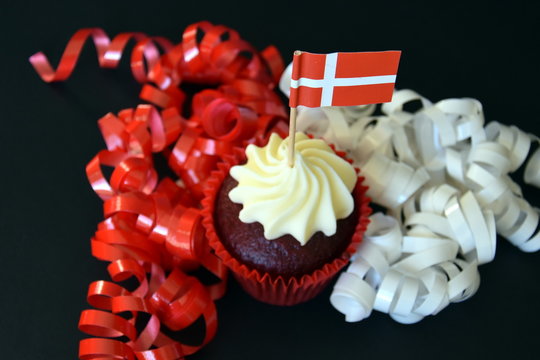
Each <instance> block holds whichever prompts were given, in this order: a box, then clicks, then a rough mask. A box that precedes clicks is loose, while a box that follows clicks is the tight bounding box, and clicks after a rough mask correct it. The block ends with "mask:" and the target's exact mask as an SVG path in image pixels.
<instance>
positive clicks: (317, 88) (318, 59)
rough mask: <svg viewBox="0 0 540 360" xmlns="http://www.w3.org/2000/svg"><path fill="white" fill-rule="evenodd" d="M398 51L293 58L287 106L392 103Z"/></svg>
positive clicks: (299, 53) (305, 54)
mask: <svg viewBox="0 0 540 360" xmlns="http://www.w3.org/2000/svg"><path fill="white" fill-rule="evenodd" d="M400 55H401V51H380V52H342V53H339V52H338V53H331V54H313V53H308V52H303V51H296V52H295V53H294V57H293V66H292V76H291V94H290V97H289V106H290V107H291V108H295V107H297V106H298V105H303V106H307V107H320V106H353V105H365V104H377V103H383V102H388V101H391V100H392V94H393V92H394V85H395V82H396V75H397V69H398V64H399V58H400Z"/></svg>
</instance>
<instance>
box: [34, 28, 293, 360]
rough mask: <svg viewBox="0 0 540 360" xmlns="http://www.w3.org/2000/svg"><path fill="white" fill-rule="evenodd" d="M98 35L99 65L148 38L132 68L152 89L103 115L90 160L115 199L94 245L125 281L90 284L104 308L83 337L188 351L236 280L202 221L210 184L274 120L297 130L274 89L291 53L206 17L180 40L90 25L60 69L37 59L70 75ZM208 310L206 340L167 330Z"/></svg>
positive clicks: (86, 350)
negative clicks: (199, 272) (101, 146)
mask: <svg viewBox="0 0 540 360" xmlns="http://www.w3.org/2000/svg"><path fill="white" fill-rule="evenodd" d="M89 38H91V39H92V41H93V42H94V45H95V47H96V51H97V57H98V62H99V66H100V67H107V68H114V67H116V66H118V64H119V61H120V59H121V57H122V55H124V52H125V47H126V45H127V43H128V42H129V41H130V40H132V39H133V40H134V41H135V42H136V44H135V46H134V48H133V50H132V52H131V60H130V65H131V71H132V74H133V76H134V78H135V79H136V80H137V81H138V82H140V83H141V84H142V88H141V93H140V97H141V98H142V99H143V100H146V101H147V102H149V103H150V104H140V105H138V106H137V107H135V108H133V109H124V110H121V111H119V112H118V113H117V114H113V113H109V114H106V115H105V116H103V117H102V118H101V119H99V120H98V126H99V128H100V130H101V133H102V135H103V139H104V141H105V144H106V149H105V150H101V151H100V152H98V154H97V155H96V156H95V157H94V158H93V159H92V160H91V161H90V162H89V164H88V165H87V167H86V173H87V176H88V180H89V182H90V184H91V186H92V188H93V189H94V191H95V192H96V194H97V195H98V196H99V197H100V198H101V199H102V200H103V201H104V204H103V212H104V220H103V221H102V222H100V223H99V224H98V229H97V231H96V233H95V234H94V236H93V237H92V239H91V249H92V254H93V255H94V256H95V257H96V258H98V259H101V260H104V261H108V262H109V263H110V264H109V266H108V270H109V274H110V276H111V278H112V280H113V282H109V281H96V282H94V283H92V284H90V287H89V290H88V298H87V299H88V303H89V304H90V305H92V306H93V307H95V309H88V310H85V311H83V312H82V314H81V317H80V321H79V329H80V330H81V331H83V332H85V333H87V334H89V335H91V336H94V337H92V338H88V339H84V340H82V341H81V343H80V348H79V357H80V358H81V359H88V360H90V359H103V358H114V359H135V358H136V359H153V360H173V359H183V358H184V357H185V356H186V355H190V354H193V353H195V352H197V351H198V350H199V349H201V348H202V347H203V346H204V345H206V344H207V343H208V342H209V341H210V340H211V339H212V338H213V337H214V335H215V333H216V329H217V313H216V307H215V304H214V301H215V300H217V299H219V298H220V297H221V296H223V294H224V293H225V288H226V281H227V270H226V268H225V266H224V265H223V264H222V262H221V260H220V259H219V258H217V257H216V256H215V255H214V254H213V252H212V251H211V250H210V247H209V245H208V242H207V240H206V235H205V231H204V228H203V227H202V225H201V214H200V199H201V197H202V189H203V188H204V186H205V181H206V180H207V179H208V178H209V175H210V173H211V172H212V171H213V170H215V169H216V168H217V164H218V162H219V161H220V160H221V159H222V158H223V157H224V156H227V154H231V153H233V149H235V148H237V147H244V146H246V145H247V144H249V143H252V142H255V141H256V140H257V139H264V138H266V137H267V136H269V134H270V133H271V132H278V133H280V134H281V135H282V136H283V135H284V134H287V133H288V128H287V124H286V122H285V119H286V117H287V113H286V111H285V109H284V107H283V105H282V103H281V100H280V98H279V97H278V95H277V94H276V93H274V91H273V90H272V89H273V88H274V87H275V85H276V83H277V81H278V80H279V77H280V74H281V73H282V71H283V61H282V60H281V57H280V55H279V53H278V52H277V50H276V49H275V48H274V47H268V48H266V49H265V50H263V51H262V52H258V51H257V50H255V49H254V48H253V47H252V46H251V45H250V44H249V43H247V42H246V41H244V40H243V39H241V37H240V36H239V35H238V33H237V32H236V31H234V30H232V29H230V28H227V27H225V26H221V25H213V24H211V23H209V22H199V23H195V24H192V25H190V26H188V27H187V28H186V30H185V31H184V33H183V35H182V40H181V42H180V43H178V44H173V43H172V42H170V41H169V40H167V39H164V38H161V37H148V36H147V35H145V34H142V33H122V34H119V35H117V36H115V37H114V38H113V39H112V40H110V39H109V37H108V36H107V35H106V34H105V32H104V31H103V30H101V29H99V28H90V29H81V30H79V31H77V32H76V33H75V34H74V35H73V37H72V38H71V39H70V40H69V42H68V44H67V46H66V49H65V51H64V54H63V55H62V58H61V60H60V62H59V64H58V66H57V68H56V69H53V68H52V66H51V65H50V64H49V62H48V60H47V58H46V56H45V55H44V54H43V53H37V54H35V55H33V56H32V57H30V62H31V63H32V65H33V66H34V68H35V70H36V72H37V73H38V75H39V76H40V77H41V78H42V79H43V80H44V81H46V82H54V81H64V80H67V79H68V78H69V76H70V75H71V73H72V72H73V70H74V68H75V66H76V64H77V61H78V58H79V55H80V53H81V52H82V49H83V47H84V44H85V42H86V41H87V40H88V39H89ZM183 83H197V84H198V85H202V86H203V89H202V90H201V91H199V92H196V93H189V94H188V93H185V92H184V90H182V89H181V88H180V87H179V86H180V85H181V84H183ZM205 86H206V87H207V88H204V87H205ZM186 101H190V102H191V103H190V104H187V105H190V106H187V107H186V106H185V105H186V104H185V102H186ZM186 109H189V110H187V111H186ZM156 156H165V158H166V159H167V161H168V164H169V166H170V168H171V170H172V171H173V172H174V173H175V174H176V176H177V177H178V179H177V180H173V179H172V178H170V177H166V176H160V174H158V171H157V169H156V168H155V165H154V162H155V157H156ZM107 168H110V169H112V171H109V172H108V171H106V170H107ZM106 173H108V174H110V175H107V176H106V175H105V174H106ZM201 267H202V268H204V269H206V271H208V272H210V273H211V274H213V276H214V278H215V281H214V282H212V283H210V284H203V282H201V280H199V278H197V277H195V276H192V275H189V273H190V272H191V271H193V270H196V269H198V268H201ZM129 278H134V279H135V280H136V283H137V286H136V287H135V289H133V290H128V289H127V288H125V287H123V286H121V285H120V284H117V283H118V282H122V281H125V280H127V279H129ZM143 315H144V316H143ZM199 319H202V320H203V321H204V324H205V330H204V336H202V337H201V338H202V340H201V342H200V344H198V345H193V344H185V343H182V342H179V341H176V340H174V339H172V338H170V337H169V336H168V335H166V334H165V332H166V331H165V330H166V329H168V330H169V331H178V330H182V329H186V328H188V327H190V326H191V325H192V324H194V323H195V322H196V321H198V320H199ZM141 323H142V324H141ZM123 339H125V340H123Z"/></svg>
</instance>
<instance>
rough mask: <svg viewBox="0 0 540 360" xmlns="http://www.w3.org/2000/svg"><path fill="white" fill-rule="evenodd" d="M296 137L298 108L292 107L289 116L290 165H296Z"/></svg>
mask: <svg viewBox="0 0 540 360" xmlns="http://www.w3.org/2000/svg"><path fill="white" fill-rule="evenodd" d="M295 137H296V108H295V107H292V108H291V113H290V116H289V166H290V167H294V140H295V139H294V138H295Z"/></svg>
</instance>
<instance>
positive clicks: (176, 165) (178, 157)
mask: <svg viewBox="0 0 540 360" xmlns="http://www.w3.org/2000/svg"><path fill="white" fill-rule="evenodd" d="M201 132H202V131H201V130H199V129H192V128H186V129H185V130H184V131H183V132H182V134H181V135H180V137H179V138H178V141H177V142H176V144H175V145H174V148H173V151H172V153H171V155H170V157H169V166H170V167H171V169H172V170H173V171H174V172H175V173H176V174H177V175H178V174H180V173H181V171H182V169H183V166H184V163H185V162H186V160H187V158H188V155H189V153H190V152H191V150H192V148H193V146H194V145H195V143H196V142H197V138H198V137H199V136H200V134H201Z"/></svg>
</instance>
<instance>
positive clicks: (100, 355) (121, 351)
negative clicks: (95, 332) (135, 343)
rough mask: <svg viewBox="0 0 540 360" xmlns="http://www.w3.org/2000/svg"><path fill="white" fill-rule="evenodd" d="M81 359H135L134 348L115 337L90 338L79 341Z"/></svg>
mask: <svg viewBox="0 0 540 360" xmlns="http://www.w3.org/2000/svg"><path fill="white" fill-rule="evenodd" d="M79 359H81V360H100V359H115V360H134V359H135V356H134V354H133V350H132V349H131V347H129V346H128V345H127V344H124V343H123V342H121V341H118V340H114V339H101V338H90V339H83V340H81V342H80V343H79Z"/></svg>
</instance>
